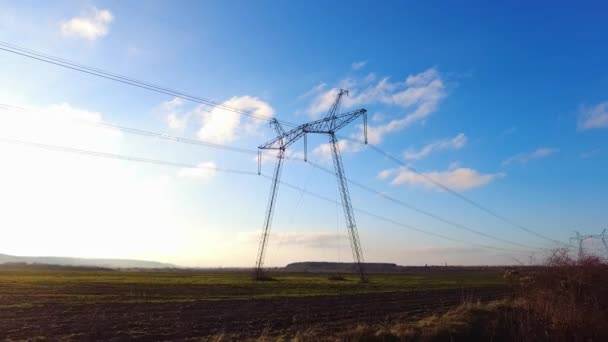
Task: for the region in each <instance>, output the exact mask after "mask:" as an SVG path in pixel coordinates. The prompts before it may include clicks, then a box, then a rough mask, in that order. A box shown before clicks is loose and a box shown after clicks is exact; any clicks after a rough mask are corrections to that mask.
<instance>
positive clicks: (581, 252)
mask: <svg viewBox="0 0 608 342" xmlns="http://www.w3.org/2000/svg"><path fill="white" fill-rule="evenodd" d="M574 233H575V234H576V236H574V237H571V238H570V240H575V241H577V242H578V258H579V259H582V258H583V257H584V256H585V250H584V248H583V242H584V241H585V240H589V239H597V240H600V241H602V244H603V245H604V248H605V249H606V254H608V236H606V229H604V230H603V231H602V232H601V233H600V234H588V235H581V233H579V232H576V231H575V232H574Z"/></svg>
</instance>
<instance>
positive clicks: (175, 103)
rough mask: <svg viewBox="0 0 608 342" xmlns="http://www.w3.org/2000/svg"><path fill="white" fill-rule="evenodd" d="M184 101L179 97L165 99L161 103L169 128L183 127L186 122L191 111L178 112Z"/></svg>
mask: <svg viewBox="0 0 608 342" xmlns="http://www.w3.org/2000/svg"><path fill="white" fill-rule="evenodd" d="M183 104H184V101H183V100H182V99H180V98H179V97H176V98H173V99H172V100H169V101H165V102H163V103H162V104H161V108H162V110H163V111H164V112H166V114H165V115H166V120H167V125H168V126H169V128H171V129H184V128H185V127H186V125H187V124H188V120H189V118H190V115H191V113H190V112H188V113H180V112H179V109H180V108H181V107H182V106H183Z"/></svg>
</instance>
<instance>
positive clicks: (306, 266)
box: [277, 261, 504, 274]
mask: <svg viewBox="0 0 608 342" xmlns="http://www.w3.org/2000/svg"><path fill="white" fill-rule="evenodd" d="M489 268H493V269H502V268H504V266H438V265H428V266H401V265H397V264H392V263H380V262H366V263H365V264H364V270H365V272H366V273H408V274H418V273H432V272H441V273H445V272H474V271H484V270H487V269H489ZM277 270H278V271H284V272H294V273H356V272H357V267H356V264H355V263H352V262H324V261H305V262H294V263H291V264H287V266H285V267H282V268H278V269H277Z"/></svg>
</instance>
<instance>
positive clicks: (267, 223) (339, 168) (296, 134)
mask: <svg viewBox="0 0 608 342" xmlns="http://www.w3.org/2000/svg"><path fill="white" fill-rule="evenodd" d="M344 95H348V91H346V90H344V89H340V91H339V92H338V94H337V96H336V100H335V101H334V103H333V104H332V106H331V108H330V109H329V111H328V113H327V115H326V116H325V118H323V119H319V120H315V121H311V122H308V123H305V124H302V125H300V126H298V127H296V128H293V129H291V130H289V131H287V132H286V131H284V130H283V128H282V127H281V124H280V123H279V122H278V121H277V120H273V121H272V122H271V125H273V126H274V128H275V130H276V132H277V137H276V138H274V139H272V140H270V141H269V142H267V143H265V144H263V145H260V146H259V147H258V148H259V149H260V150H277V151H278V152H277V159H276V163H275V168H274V173H273V178H272V184H271V186H270V195H269V196H268V207H267V209H266V216H265V218H264V228H263V230H262V236H261V238H260V245H259V247H258V255H257V259H256V264H255V276H256V278H257V279H260V280H262V279H266V275H265V274H264V269H263V268H264V256H265V253H266V246H267V244H268V238H269V234H270V227H271V223H272V216H273V213H274V207H275V202H276V199H277V193H278V189H279V183H280V178H281V168H282V165H283V159H284V158H285V150H286V149H287V147H289V146H290V145H292V144H293V143H295V142H296V141H297V140H299V139H300V138H302V137H303V138H304V160H306V158H307V157H306V156H307V140H306V136H307V134H326V135H328V136H329V143H330V145H331V152H332V157H333V161H334V170H335V173H336V178H337V180H338V189H339V190H340V201H341V203H342V207H343V209H344V217H345V219H346V228H347V230H348V237H349V239H350V246H351V249H352V253H353V260H354V262H355V263H356V265H357V271H358V273H359V276H360V278H361V280H362V281H365V280H367V277H366V274H365V271H364V266H363V264H364V259H363V250H362V249H361V242H360V240H359V233H358V231H357V223H356V221H355V215H354V212H353V208H352V205H351V201H350V193H349V191H348V183H347V181H346V175H345V173H344V166H343V164H342V157H341V156H340V148H339V146H338V140H337V139H336V134H335V133H336V131H338V130H340V129H341V128H343V127H345V126H346V125H348V124H349V123H350V122H352V121H353V120H355V119H357V118H358V117H360V116H363V132H364V137H365V142H366V143H367V114H366V113H367V110H365V109H358V110H354V111H350V112H347V113H342V114H338V110H339V108H340V102H341V99H342V97H343V96H344ZM260 158H261V154H258V166H259V163H260ZM258 171H259V168H258Z"/></svg>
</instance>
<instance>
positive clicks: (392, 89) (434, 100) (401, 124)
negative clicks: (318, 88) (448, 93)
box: [308, 68, 445, 144]
mask: <svg viewBox="0 0 608 342" xmlns="http://www.w3.org/2000/svg"><path fill="white" fill-rule="evenodd" d="M366 79H367V78H366ZM340 88H345V89H350V90H351V91H350V96H348V97H345V98H344V99H343V102H342V103H343V105H344V107H345V108H352V107H355V106H363V105H369V104H384V105H392V106H397V107H400V108H403V109H406V110H407V112H406V114H405V115H404V116H403V117H401V118H397V119H393V120H390V121H388V122H387V123H385V124H381V125H377V126H374V125H369V127H368V130H367V135H368V141H369V142H370V143H371V144H379V143H381V142H382V140H383V139H384V136H385V135H387V134H389V133H394V132H398V131H400V130H402V129H404V128H406V127H408V126H410V125H411V124H413V123H416V122H419V121H423V120H424V119H426V118H427V117H428V116H430V115H431V114H432V113H434V112H435V111H437V109H438V108H439V103H440V102H441V100H442V99H443V98H444V97H445V86H444V83H443V80H442V78H441V75H440V74H439V72H438V71H437V70H436V69H434V68H431V69H428V70H426V71H424V72H422V73H419V74H416V75H410V76H408V77H407V78H406V80H405V81H404V82H395V83H393V82H391V81H390V80H389V78H383V79H381V80H379V81H378V82H376V83H374V82H373V81H372V82H371V83H370V84H367V83H366V81H365V80H364V81H357V80H353V79H346V80H343V81H342V82H341V84H340ZM337 93H338V89H335V88H334V89H330V90H328V91H326V92H323V93H321V94H319V95H317V96H316V97H315V99H314V100H313V101H312V103H311V105H310V106H309V108H308V113H309V114H310V115H311V116H314V117H317V116H318V115H319V114H321V113H323V112H325V111H327V110H328V109H329V107H330V106H331V104H332V103H333V102H334V100H335V97H336V95H337ZM354 137H355V138H357V139H361V138H362V137H363V129H362V126H361V125H360V126H359V133H358V134H356V135H354Z"/></svg>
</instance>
